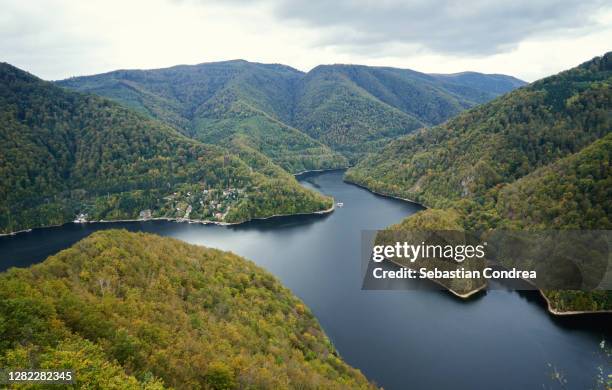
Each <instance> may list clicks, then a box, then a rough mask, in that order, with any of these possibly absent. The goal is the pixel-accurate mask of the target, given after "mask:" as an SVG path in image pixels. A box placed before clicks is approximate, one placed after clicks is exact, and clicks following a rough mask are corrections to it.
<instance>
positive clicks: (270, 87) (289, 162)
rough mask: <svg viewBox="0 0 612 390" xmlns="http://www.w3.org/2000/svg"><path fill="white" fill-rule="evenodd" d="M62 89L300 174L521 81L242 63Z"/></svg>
mask: <svg viewBox="0 0 612 390" xmlns="http://www.w3.org/2000/svg"><path fill="white" fill-rule="evenodd" d="M58 83H59V85H61V86H64V87H67V88H72V89H77V90H80V91H85V92H92V93H96V94H99V95H103V96H106V97H110V98H112V99H115V100H117V101H119V102H121V103H123V104H125V105H128V106H130V107H132V108H135V109H137V110H140V111H141V112H143V113H146V114H148V115H150V116H153V117H155V118H158V119H161V120H163V121H165V122H167V123H169V124H171V125H173V126H175V127H177V128H179V129H181V131H182V132H183V133H185V134H187V135H189V136H191V137H194V138H197V139H200V140H203V141H205V142H212V143H216V144H221V145H228V144H231V143H233V142H234V141H235V140H236V138H240V139H241V140H242V142H243V143H248V144H249V145H250V146H251V147H253V148H254V149H256V150H257V151H259V152H261V153H263V154H265V155H266V156H268V157H270V158H271V159H272V160H273V161H274V162H276V163H278V164H279V165H281V166H283V167H284V168H285V169H287V170H289V171H291V172H296V171H300V170H304V169H315V168H325V167H333V166H343V165H346V164H347V161H346V160H345V159H344V158H343V157H341V156H339V155H338V154H337V153H335V152H332V151H331V150H330V147H331V148H332V149H334V150H336V151H340V152H342V153H343V154H344V155H345V156H346V157H348V158H349V159H350V160H351V161H353V162H354V161H356V159H357V158H359V157H361V156H363V155H364V154H366V153H368V152H371V151H373V150H378V149H379V148H381V147H382V146H383V145H385V144H386V143H387V142H388V141H389V140H391V139H394V138H397V137H398V136H401V135H405V134H408V133H409V132H411V131H413V130H414V129H416V128H418V127H422V126H426V125H431V124H437V123H440V122H442V121H443V120H445V119H447V118H449V117H451V116H453V115H455V114H457V113H458V112H460V111H462V110H463V109H465V108H468V107H472V106H473V105H475V104H478V103H482V102H485V101H488V100H490V99H491V98H493V97H495V96H497V95H498V94H500V93H502V92H506V91H507V90H510V89H512V88H515V87H517V86H518V85H520V84H521V83H522V82H520V81H519V80H517V79H513V78H510V77H506V78H505V76H498V75H483V74H479V73H470V74H469V78H468V77H467V76H466V77H459V76H457V75H447V77H445V75H427V74H424V73H419V72H414V71H410V70H404V69H394V68H376V67H366V66H357V65H326V66H319V67H316V68H315V69H313V70H312V71H310V72H308V73H307V74H304V73H302V72H299V71H297V70H295V69H292V68H290V67H287V66H283V65H276V64H258V63H251V62H247V61H241V60H237V61H226V62H217V63H206V64H200V65H193V66H175V67H172V68H167V69H155V70H120V71H114V72H110V73H105V74H100V75H94V76H85V77H76V78H71V79H67V80H63V81H60V82H58ZM472 84H473V85H472Z"/></svg>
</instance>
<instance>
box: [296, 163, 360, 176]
mask: <svg viewBox="0 0 612 390" xmlns="http://www.w3.org/2000/svg"><path fill="white" fill-rule="evenodd" d="M349 168H350V166H346V167H339V168H323V169H310V170H306V171H300V172H298V173H292V175H293V176H294V177H295V178H296V179H297V178H298V177H299V176H302V175H305V174H307V173H321V172H332V171H345V170H347V169H349Z"/></svg>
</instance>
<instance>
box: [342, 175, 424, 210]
mask: <svg viewBox="0 0 612 390" xmlns="http://www.w3.org/2000/svg"><path fill="white" fill-rule="evenodd" d="M342 180H343V181H344V182H345V183H348V184H352V185H354V186H357V187H359V188H363V189H364V190H367V191H368V192H371V193H373V194H375V195H379V196H384V197H385V198H391V199H397V200H403V201H404V202H408V203H412V204H416V205H418V206H421V207H423V208H424V209H428V208H429V207H427V206H425V205H424V204H422V203H419V202H417V201H416V200H412V199H408V198H400V197H399V196H395V195H388V194H385V193H382V192H378V191H374V190H373V189H371V188H368V187H366V186H364V185H363V184H359V183H356V182H354V181H352V180H348V179H346V177H344V178H342Z"/></svg>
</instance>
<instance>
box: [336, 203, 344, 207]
mask: <svg viewBox="0 0 612 390" xmlns="http://www.w3.org/2000/svg"><path fill="white" fill-rule="evenodd" d="M336 206H338V207H342V206H344V203H342V202H338V203H336Z"/></svg>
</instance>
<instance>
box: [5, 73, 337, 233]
mask: <svg viewBox="0 0 612 390" xmlns="http://www.w3.org/2000/svg"><path fill="white" fill-rule="evenodd" d="M0 117H2V120H3V123H4V126H3V127H2V131H1V132H0V140H1V141H2V142H0V151H1V152H2V153H1V154H0V178H2V180H1V183H2V185H1V186H0V195H1V196H2V198H3V199H4V200H6V201H5V202H3V203H2V205H0V207H1V209H2V213H1V214H0V231H2V232H4V233H9V232H14V231H18V230H23V229H28V228H32V227H39V226H49V225H57V224H62V223H65V222H69V221H72V220H73V219H75V217H76V216H77V214H87V220H101V219H105V220H109V219H110V220H113V219H115V220H116V219H142V218H152V217H166V218H185V219H201V220H209V221H223V222H241V221H246V220H249V219H252V218H259V217H268V216H271V215H277V214H293V213H307V212H315V211H321V210H326V209H329V207H330V206H331V199H329V198H325V197H323V196H321V195H319V194H316V193H314V192H311V191H308V190H306V189H304V188H303V187H302V186H300V185H299V184H298V183H297V181H296V180H295V178H294V177H293V176H291V175H290V174H288V173H287V172H285V171H284V170H282V169H280V168H276V167H275V165H274V164H273V163H272V162H271V161H270V160H269V159H267V158H265V157H263V156H259V155H256V153H254V152H249V153H247V152H246V151H245V152H244V153H243V158H245V159H247V161H245V160H243V159H242V158H241V157H239V154H240V153H235V152H233V151H230V150H228V149H225V148H223V147H220V146H215V145H207V144H204V143H201V142H199V141H197V140H194V139H192V138H189V137H187V136H185V135H184V134H181V133H180V132H178V131H177V130H176V129H175V128H174V127H171V126H169V125H167V124H164V123H161V122H159V121H157V120H155V119H151V118H150V117H146V116H143V115H142V114H139V113H136V112H134V111H132V110H130V109H128V108H125V107H124V106H122V105H120V104H118V103H116V102H114V101H111V100H108V99H104V98H101V97H98V96H94V95H88V94H82V93H79V92H74V91H70V90H67V89H64V88H60V87H58V86H56V85H55V84H53V83H50V82H47V81H43V80H40V79H38V78H37V77H35V76H34V75H31V74H29V73H27V72H24V71H21V70H20V69H18V68H16V67H13V66H12V65H9V64H1V65H0ZM228 191H229V192H228ZM142 213H144V214H143V215H140V214H142Z"/></svg>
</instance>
